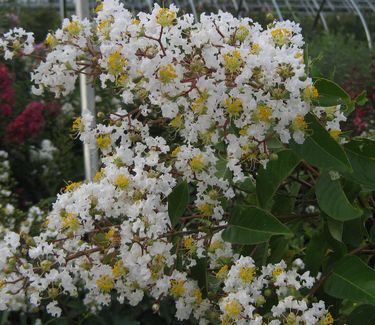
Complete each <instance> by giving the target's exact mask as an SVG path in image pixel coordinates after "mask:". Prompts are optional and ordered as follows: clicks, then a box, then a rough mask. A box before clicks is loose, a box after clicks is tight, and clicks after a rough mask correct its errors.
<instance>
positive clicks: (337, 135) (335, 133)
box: [329, 129, 341, 140]
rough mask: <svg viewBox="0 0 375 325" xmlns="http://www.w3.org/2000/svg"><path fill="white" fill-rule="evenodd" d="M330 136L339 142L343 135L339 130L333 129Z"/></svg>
mask: <svg viewBox="0 0 375 325" xmlns="http://www.w3.org/2000/svg"><path fill="white" fill-rule="evenodd" d="M329 134H330V135H331V137H332V138H334V139H335V140H337V139H338V138H339V136H340V134H341V130H338V129H332V130H330V131H329Z"/></svg>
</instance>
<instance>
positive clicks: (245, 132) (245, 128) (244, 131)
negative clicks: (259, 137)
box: [239, 125, 249, 135]
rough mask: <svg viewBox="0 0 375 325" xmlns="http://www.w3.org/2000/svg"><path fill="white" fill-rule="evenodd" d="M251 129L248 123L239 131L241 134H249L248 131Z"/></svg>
mask: <svg viewBox="0 0 375 325" xmlns="http://www.w3.org/2000/svg"><path fill="white" fill-rule="evenodd" d="M248 130H249V126H248V125H246V126H244V127H243V128H242V129H241V130H240V131H239V133H240V135H247V131H248Z"/></svg>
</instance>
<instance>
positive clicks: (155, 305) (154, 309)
mask: <svg viewBox="0 0 375 325" xmlns="http://www.w3.org/2000/svg"><path fill="white" fill-rule="evenodd" d="M159 310H160V305H159V304H158V303H154V304H153V305H152V311H153V312H154V313H157V312H158V311H159Z"/></svg>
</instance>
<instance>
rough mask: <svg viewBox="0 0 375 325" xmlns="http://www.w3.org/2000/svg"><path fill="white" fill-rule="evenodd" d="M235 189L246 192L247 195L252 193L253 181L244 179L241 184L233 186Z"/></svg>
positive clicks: (253, 189) (253, 188)
mask: <svg viewBox="0 0 375 325" xmlns="http://www.w3.org/2000/svg"><path fill="white" fill-rule="evenodd" d="M235 185H236V188H238V189H239V190H241V191H244V192H247V193H253V192H255V184H254V181H253V180H251V179H250V178H246V179H245V180H244V181H242V182H238V183H236V184H235Z"/></svg>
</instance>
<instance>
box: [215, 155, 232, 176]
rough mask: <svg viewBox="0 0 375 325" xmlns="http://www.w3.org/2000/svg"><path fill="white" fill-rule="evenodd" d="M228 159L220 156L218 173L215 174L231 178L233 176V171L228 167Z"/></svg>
mask: <svg viewBox="0 0 375 325" xmlns="http://www.w3.org/2000/svg"><path fill="white" fill-rule="evenodd" d="M227 164H228V162H227V160H226V159H224V158H219V160H218V161H217V162H216V170H217V172H216V174H215V176H217V177H219V178H223V179H231V178H232V172H231V171H230V169H229V168H228V167H227Z"/></svg>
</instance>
